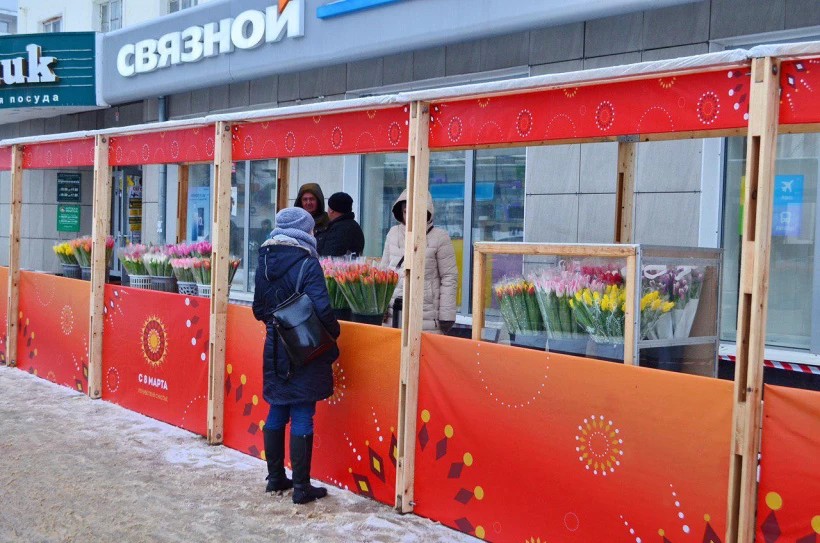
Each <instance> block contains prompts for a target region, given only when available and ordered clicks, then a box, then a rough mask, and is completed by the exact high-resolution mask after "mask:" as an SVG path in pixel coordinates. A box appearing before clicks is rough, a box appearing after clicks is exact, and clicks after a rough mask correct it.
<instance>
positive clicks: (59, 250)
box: [54, 241, 77, 266]
mask: <svg viewBox="0 0 820 543" xmlns="http://www.w3.org/2000/svg"><path fill="white" fill-rule="evenodd" d="M54 254H56V255H57V258H58V259H59V260H60V263H61V264H67V265H74V266H76V265H77V257H76V256H75V255H74V248H73V247H72V246H71V243H70V242H68V241H64V242H63V243H58V244H57V245H55V246H54Z"/></svg>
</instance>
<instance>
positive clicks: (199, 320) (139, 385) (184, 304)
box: [103, 285, 210, 435]
mask: <svg viewBox="0 0 820 543" xmlns="http://www.w3.org/2000/svg"><path fill="white" fill-rule="evenodd" d="M209 303H210V302H209V300H208V299H207V298H199V297H197V296H183V295H181V294H166V293H164V292H157V291H153V290H142V289H136V288H122V287H118V286H114V285H106V286H105V325H104V331H103V399H105V400H108V401H110V402H114V403H116V404H119V405H121V406H123V407H125V408H126V409H130V410H132V411H136V412H138V413H142V414H143V415H148V416H149V417H152V418H155V419H158V420H161V421H163V422H167V423H170V424H174V425H176V426H179V427H181V428H185V429H186V430H189V431H191V432H194V433H197V434H200V435H205V434H206V433H207V410H208V340H209V334H210V332H209V327H210V325H209V320H208V319H209V317H210V310H209Z"/></svg>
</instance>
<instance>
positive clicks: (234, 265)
mask: <svg viewBox="0 0 820 543" xmlns="http://www.w3.org/2000/svg"><path fill="white" fill-rule="evenodd" d="M241 263H242V259H241V258H239V257H238V256H231V258H230V260H229V261H228V284H229V285H230V284H231V283H233V276H234V275H236V270H238V269H239V265H240V264H241Z"/></svg>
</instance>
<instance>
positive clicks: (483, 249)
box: [472, 241, 640, 365]
mask: <svg viewBox="0 0 820 543" xmlns="http://www.w3.org/2000/svg"><path fill="white" fill-rule="evenodd" d="M473 247H474V248H473V262H474V267H473V327H472V334H473V337H472V338H473V339H474V340H475V341H482V339H481V332H482V330H483V329H484V295H483V294H484V290H485V288H486V281H485V279H486V277H485V275H486V270H487V258H488V257H489V256H490V255H522V256H565V257H577V258H584V257H592V258H595V257H600V258H623V259H625V260H626V309H625V311H624V364H629V365H635V364H637V360H636V359H635V348H636V344H637V341H636V333H635V328H636V326H637V319H636V317H637V316H638V314H637V312H636V310H637V307H638V305H637V304H638V301H639V300H638V299H637V297H636V282H637V280H638V275H637V270H638V258H639V256H640V255H639V251H640V247H639V246H637V245H586V244H562V243H492V242H486V241H480V242H477V243H475V244H474V245H473Z"/></svg>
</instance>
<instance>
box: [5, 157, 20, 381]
mask: <svg viewBox="0 0 820 543" xmlns="http://www.w3.org/2000/svg"><path fill="white" fill-rule="evenodd" d="M9 207H10V210H9V211H10V213H9V217H10V218H9V221H10V225H9V275H8V292H7V294H8V305H7V306H6V307H7V308H8V312H7V316H8V322H7V324H6V365H7V366H16V365H17V324H18V322H19V318H20V317H19V315H18V313H19V311H20V219H21V217H22V214H23V147H22V146H21V145H14V146H12V148H11V205H10V206H9Z"/></svg>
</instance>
